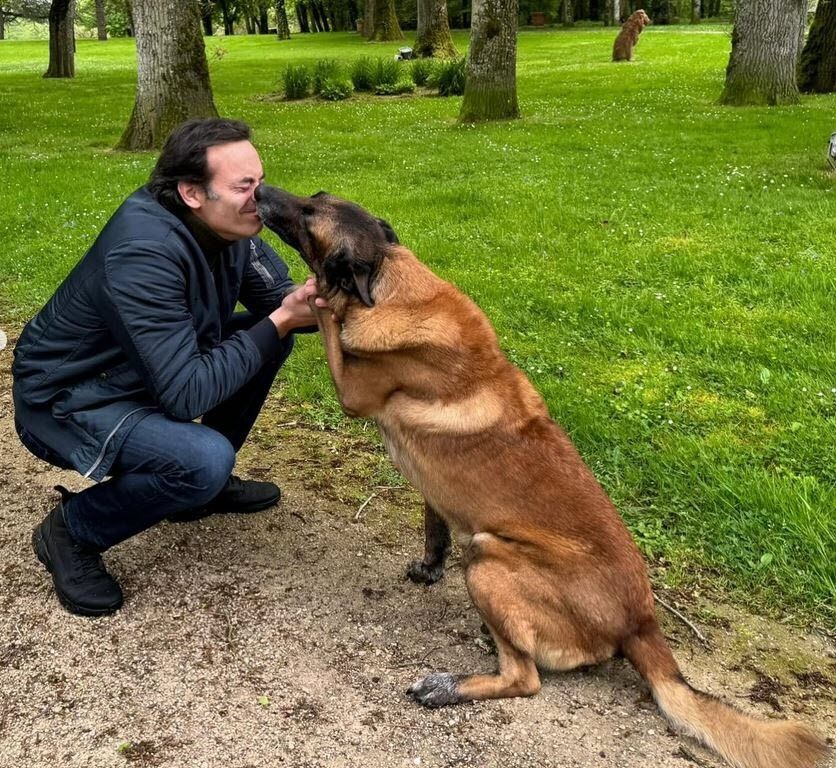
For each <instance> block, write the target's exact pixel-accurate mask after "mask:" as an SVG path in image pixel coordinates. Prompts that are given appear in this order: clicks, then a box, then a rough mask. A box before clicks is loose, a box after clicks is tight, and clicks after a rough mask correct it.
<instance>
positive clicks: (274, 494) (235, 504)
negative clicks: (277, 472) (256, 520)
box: [167, 475, 282, 523]
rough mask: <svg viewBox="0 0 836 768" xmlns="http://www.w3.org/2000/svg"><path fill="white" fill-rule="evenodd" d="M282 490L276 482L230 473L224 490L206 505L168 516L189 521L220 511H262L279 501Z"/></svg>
mask: <svg viewBox="0 0 836 768" xmlns="http://www.w3.org/2000/svg"><path fill="white" fill-rule="evenodd" d="M281 498H282V491H281V489H280V488H279V486H278V485H276V484H275V483H263V482H259V481H258V480H242V479H241V478H240V477H238V476H237V475H230V476H229V480H227V481H226V485H225V486H224V487H223V490H222V491H221V492H220V493H219V494H218V495H217V496H215V498H214V499H212V501H210V502H209V503H208V504H207V505H206V506H205V507H196V508H194V509H185V510H183V511H182V512H173V513H172V514H170V515H169V516H168V518H167V519H168V520H169V521H170V522H172V523H188V522H191V521H192V520H200V519H201V518H204V517H208V516H209V515H213V514H215V513H219V512H242V513H250V512H260V511H261V510H262V509H267V508H268V507H272V506H274V505H276V504H278V503H279V501H280V500H281Z"/></svg>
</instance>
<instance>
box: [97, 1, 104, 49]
mask: <svg viewBox="0 0 836 768" xmlns="http://www.w3.org/2000/svg"><path fill="white" fill-rule="evenodd" d="M96 30H97V32H98V36H99V40H107V19H106V18H105V5H104V0H96Z"/></svg>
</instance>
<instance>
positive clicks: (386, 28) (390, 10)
mask: <svg viewBox="0 0 836 768" xmlns="http://www.w3.org/2000/svg"><path fill="white" fill-rule="evenodd" d="M369 2H374V30H373V32H372V35H371V39H372V40H378V41H383V40H403V32H401V25H400V24H398V16H397V13H396V12H395V0H369Z"/></svg>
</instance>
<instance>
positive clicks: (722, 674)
mask: <svg viewBox="0 0 836 768" xmlns="http://www.w3.org/2000/svg"><path fill="white" fill-rule="evenodd" d="M10 357H11V354H10V352H9V350H8V349H7V350H5V351H3V352H0V452H1V453H2V456H3V469H4V472H3V474H2V477H0V768H12V766H14V767H15V768H18V767H20V768H41V767H43V768H53V767H54V766H57V765H61V766H94V767H95V768H109V767H111V766H126V765H131V766H178V767H179V766H184V767H187V768H201V767H204V766H205V767H207V768H209V767H211V768H215V766H217V767H218V768H262V767H267V768H271V767H272V766H294V768H307V767H309V766H310V767H313V766H329V767H330V766H336V767H338V766H358V765H363V766H366V767H367V768H384V766H385V767H386V768H389V767H390V766H405V767H406V766H410V767H414V766H439V767H440V766H450V767H451V768H452V767H453V766H480V768H481V767H482V766H502V767H503V768H515V767H516V766H519V767H520V768H530V767H531V766H560V768H572V767H578V768H580V767H583V768H593V767H595V768H603V767H604V766H608V767H609V766H617V767H618V768H650V767H655V766H658V767H659V768H691V767H692V766H719V765H720V764H719V763H718V762H717V761H716V760H715V759H714V758H713V757H711V756H710V755H709V753H707V752H706V751H704V750H702V749H700V748H699V747H697V746H695V745H694V744H693V743H692V742H690V741H688V740H687V739H683V738H680V737H677V736H675V735H673V734H671V733H670V732H669V731H668V729H667V728H666V725H665V723H664V722H663V720H662V719H661V718H660V716H659V715H658V714H657V711H656V709H655V707H654V705H653V703H652V701H651V700H650V698H649V696H648V693H647V690H646V688H645V686H644V685H643V683H642V682H641V680H640V679H639V677H638V676H637V674H636V673H635V672H634V671H633V670H632V669H631V668H630V667H629V666H628V665H627V664H626V663H625V662H622V661H612V662H609V663H607V664H604V665H602V666H600V667H596V668H594V669H591V670H585V671H579V672H576V673H572V674H561V675H546V676H545V678H544V685H543V690H542V692H541V693H540V694H539V695H538V696H537V697H535V698H533V699H528V700H514V701H502V702H491V703H481V704H469V705H464V706H460V707H457V708H452V709H444V710H440V711H427V710H423V709H420V708H419V707H417V706H416V705H414V704H413V703H411V701H410V700H409V699H408V698H407V697H406V696H405V695H404V690H405V688H406V687H407V686H408V685H409V684H410V683H411V682H412V681H413V680H414V679H416V678H417V677H419V676H421V675H423V674H425V673H426V672H427V671H430V670H432V669H439V668H444V669H450V670H451V671H454V672H458V671H471V670H489V669H491V668H493V665H494V657H493V656H492V654H491V650H490V647H489V645H488V644H487V643H486V642H485V638H484V636H483V635H482V634H481V631H480V622H479V620H478V619H477V616H476V613H475V612H474V610H473V609H472V608H471V606H470V602H469V600H468V598H467V595H466V593H465V590H464V585H463V581H462V578H461V572H460V570H459V569H458V568H457V567H456V565H455V561H454V563H453V567H451V569H450V571H449V572H448V574H447V577H446V578H445V580H444V581H443V582H442V583H440V584H438V585H436V586H434V587H432V588H430V589H426V588H418V587H415V586H413V585H411V584H409V583H407V582H405V581H404V579H403V576H402V574H403V570H404V567H405V565H406V563H407V562H408V560H409V559H411V558H412V557H414V556H416V555H417V554H418V553H419V551H420V549H421V540H420V535H419V531H418V526H417V524H416V517H415V507H416V504H417V499H416V498H415V497H414V496H413V495H412V494H411V492H409V491H405V490H403V489H399V488H395V489H392V488H390V487H388V486H387V487H383V488H381V487H376V486H374V485H372V484H370V483H373V482H374V480H373V479H372V480H369V478H374V477H378V476H379V475H380V473H384V474H385V472H387V471H388V470H387V469H385V462H384V460H383V458H382V456H379V455H370V454H369V453H368V451H365V452H362V451H359V449H357V446H356V445H355V444H354V443H353V442H352V441H351V440H350V439H347V438H343V437H340V436H339V435H335V434H333V433H325V432H318V431H315V430H310V429H306V428H304V427H302V426H299V425H295V424H283V420H284V417H283V415H282V414H281V411H280V409H279V405H278V404H274V405H273V406H272V407H271V408H270V409H268V410H269V412H268V413H265V416H264V418H263V419H262V420H261V422H260V423H259V433H258V434H257V435H256V436H255V438H256V439H255V440H254V441H253V443H252V445H251V447H250V448H249V449H248V452H247V453H246V454H245V455H244V456H243V457H242V458H241V462H240V465H239V469H241V470H242V471H243V473H244V474H250V475H264V476H269V477H275V478H277V479H278V480H279V482H281V484H282V486H283V489H284V493H285V500H284V501H283V503H282V505H281V507H280V508H279V509H277V510H274V511H271V512H267V513H262V514H260V515H256V516H253V517H249V518H245V517H236V516H216V517H213V518H208V519H206V520H204V521H200V522H197V523H192V524H188V525H183V524H181V525H175V524H163V525H160V526H158V527H157V528H156V529H153V530H151V531H148V532H146V533H145V534H143V535H140V536H138V537H136V538H135V539H134V540H131V541H129V542H126V543H125V544H123V545H121V546H119V547H117V548H115V549H114V550H113V551H111V552H109V553H108V554H107V555H106V561H107V563H108V565H109V567H110V568H111V570H112V572H113V573H114V575H115V576H116V577H117V578H118V579H119V581H120V582H121V583H122V585H123V587H124V590H125V594H126V602H125V606H124V608H123V609H122V610H121V611H120V612H119V613H118V614H117V615H115V616H112V617H108V618H102V619H97V620H89V619H84V618H79V617H74V616H71V615H70V614H68V613H66V612H65V611H64V610H63V609H62V608H61V607H60V606H59V604H58V602H57V601H56V599H55V597H54V595H53V592H52V589H51V585H50V583H49V581H48V578H47V575H46V573H45V572H44V570H43V569H42V568H41V567H40V565H39V564H38V563H37V561H36V560H35V557H34V555H33V554H32V551H31V548H30V543H29V538H30V534H31V529H32V527H33V526H34V525H35V524H36V523H37V522H38V521H39V520H40V519H41V517H42V516H43V515H44V513H45V512H46V511H47V509H48V508H49V507H50V506H51V505H52V504H54V503H55V494H54V493H52V492H51V490H50V489H51V487H52V486H53V485H54V484H55V483H57V482H61V483H64V484H66V485H67V486H68V487H70V488H72V489H76V490H78V489H80V488H81V487H83V485H84V482H85V481H83V480H81V479H80V478H79V477H78V476H77V475H74V474H73V473H68V472H59V471H57V470H52V469H50V468H48V467H46V466H45V465H43V464H41V463H39V462H38V461H37V460H36V459H34V458H33V457H31V456H29V455H28V454H27V453H26V452H25V450H24V449H23V448H22V447H21V446H20V445H19V443H18V441H17V438H16V436H15V434H14V429H13V424H12V412H11V396H10V393H9V386H10V381H9V375H8V367H9V364H10ZM370 467H371V469H369V468H370ZM376 473H377V474H376ZM377 482H378V483H380V481H379V480H378V481H377ZM372 492H375V493H376V495H375V496H374V497H373V498H372V499H371V501H370V502H369V503H368V504H367V505H366V506H365V508H364V509H363V510H362V513H361V514H360V516H359V518H358V519H355V518H356V517H357V512H358V509H359V507H360V503H359V502H358V499H359V500H360V501H362V500H364V499H366V498H368V497H369V496H370V495H371V493H372ZM684 610H685V611H687V613H688V615H689V616H690V617H691V618H693V619H695V620H696V621H697V622H698V623H699V625H700V627H701V629H702V630H703V631H704V632H705V633H706V634H707V635H708V636H709V638H710V640H711V642H712V645H713V646H714V648H713V649H712V650H711V651H707V650H706V649H704V648H703V647H702V646H701V645H700V643H699V642H698V641H697V640H696V638H695V636H694V635H693V634H692V633H691V631H690V630H689V629H688V628H686V627H685V626H684V625H683V624H681V623H680V622H678V621H676V620H673V619H671V618H670V617H669V616H668V614H667V613H665V614H663V616H662V619H663V621H664V624H665V629H666V632H667V634H668V636H669V638H670V639H671V641H672V644H673V645H674V648H675V651H676V654H677V656H678V658H679V660H680V663H681V664H682V666H683V668H684V670H685V672H686V674H687V676H688V677H689V678H690V680H691V681H692V682H693V683H694V684H695V685H697V686H698V687H701V688H703V689H704V690H707V691H711V692H714V693H718V694H722V695H724V696H725V697H727V698H728V699H731V700H733V701H735V702H736V703H737V704H738V705H739V706H741V707H743V708H746V709H750V710H753V711H756V712H759V713H760V714H762V715H764V716H767V717H769V716H773V715H781V716H788V715H793V716H796V717H800V718H802V719H804V720H806V721H807V722H809V723H811V724H813V725H815V726H816V727H817V728H818V729H819V731H820V732H821V733H822V734H823V735H825V736H832V735H834V734H836V687H835V686H834V681H836V648H834V645H833V644H832V642H830V641H828V639H827V638H824V637H821V636H817V635H804V634H802V633H800V632H796V631H793V630H790V629H787V628H786V627H784V626H783V625H780V624H777V623H774V622H768V621H765V620H763V619H759V618H757V617H751V616H746V615H744V614H741V613H740V612H739V611H736V610H734V609H731V608H728V607H724V606H717V605H709V604H705V603H700V602H697V601H689V602H688V603H687V605H685V606H684ZM753 701H754V702H756V703H753ZM831 765H832V763H831ZM776 768H780V767H779V766H776Z"/></svg>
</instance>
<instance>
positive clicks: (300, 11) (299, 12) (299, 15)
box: [296, 0, 311, 33]
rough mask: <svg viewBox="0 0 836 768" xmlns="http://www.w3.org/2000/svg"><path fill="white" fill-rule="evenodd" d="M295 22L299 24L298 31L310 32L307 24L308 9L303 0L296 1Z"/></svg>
mask: <svg viewBox="0 0 836 768" xmlns="http://www.w3.org/2000/svg"><path fill="white" fill-rule="evenodd" d="M296 21H297V22H298V24H299V31H300V32H302V33H307V32H310V31H311V28H310V26H309V24H308V8H307V6H306V5H305V3H304V1H303V0H296Z"/></svg>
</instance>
